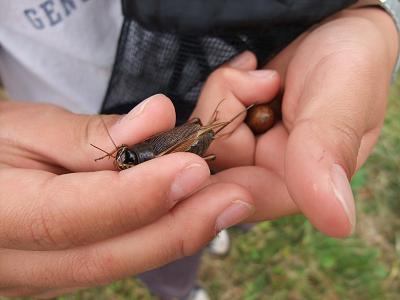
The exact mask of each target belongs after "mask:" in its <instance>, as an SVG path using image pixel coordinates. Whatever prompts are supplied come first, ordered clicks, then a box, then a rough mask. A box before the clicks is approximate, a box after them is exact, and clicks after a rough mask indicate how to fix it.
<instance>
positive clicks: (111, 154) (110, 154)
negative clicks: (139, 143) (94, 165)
mask: <svg viewBox="0 0 400 300" xmlns="http://www.w3.org/2000/svg"><path fill="white" fill-rule="evenodd" d="M90 146H92V147H93V148H96V149H97V150H100V151H101V152H104V153H105V154H106V155H104V156H102V157H99V158H96V159H95V160H94V161H98V160H101V159H103V158H106V157H108V158H110V157H112V158H115V156H114V155H113V153H114V152H115V151H114V152H113V153H108V152H107V151H106V150H103V149H101V148H100V147H97V146H96V145H93V144H90Z"/></svg>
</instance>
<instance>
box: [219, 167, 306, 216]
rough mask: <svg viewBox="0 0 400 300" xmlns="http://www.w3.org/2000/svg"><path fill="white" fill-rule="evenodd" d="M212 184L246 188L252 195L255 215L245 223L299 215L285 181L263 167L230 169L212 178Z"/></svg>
mask: <svg viewBox="0 0 400 300" xmlns="http://www.w3.org/2000/svg"><path fill="white" fill-rule="evenodd" d="M212 182H214V183H217V182H230V183H235V184H238V185H240V186H242V187H244V188H246V189H247V190H248V191H249V192H250V193H251V195H252V197H253V201H254V206H255V213H254V214H253V215H251V216H250V217H249V218H248V219H247V220H246V222H258V221H264V220H274V219H278V218H281V217H284V216H288V215H293V214H296V213H299V212H300V210H299V209H298V207H297V206H296V204H295V203H294V202H293V200H292V198H291V197H290V195H289V193H288V191H287V188H286V183H285V181H284V180H283V179H282V178H281V177H279V176H278V175H277V174H276V173H275V172H274V171H271V170H268V169H267V168H265V167H258V166H257V167H254V166H245V167H238V168H231V169H228V170H224V171H221V172H218V173H217V174H215V175H213V176H212Z"/></svg>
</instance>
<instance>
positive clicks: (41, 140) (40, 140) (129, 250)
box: [0, 95, 253, 297]
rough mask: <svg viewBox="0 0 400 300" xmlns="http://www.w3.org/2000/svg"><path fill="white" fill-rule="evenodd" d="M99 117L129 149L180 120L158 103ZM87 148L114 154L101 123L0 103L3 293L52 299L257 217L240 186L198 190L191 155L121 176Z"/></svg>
mask: <svg viewBox="0 0 400 300" xmlns="http://www.w3.org/2000/svg"><path fill="white" fill-rule="evenodd" d="M102 119H103V120H104V122H105V123H106V124H107V127H108V128H109V132H110V135H111V136H112V137H113V139H114V140H115V141H116V143H117V144H122V143H124V144H129V145H131V144H134V143H137V142H139V141H142V140H144V139H145V138H146V137H148V136H150V135H153V134H155V133H157V132H160V131H163V130H166V129H169V128H170V127H172V126H173V125H174V121H175V114H174V110H173V106H172V104H171V102H170V101H169V100H168V99H166V98H165V97H163V96H161V95H157V96H153V97H151V98H150V99H148V100H147V101H146V102H144V103H143V104H141V105H140V106H138V107H136V108H135V109H134V110H132V111H131V112H130V113H129V114H127V115H125V116H124V117H122V116H116V115H113V116H102ZM154 119H157V120H158V122H153V120H154ZM89 143H93V144H95V145H97V146H99V147H101V148H105V149H106V150H108V147H110V148H111V149H112V147H113V145H112V143H111V141H110V139H109V137H108V135H107V133H106V128H105V127H104V124H103V122H102V121H101V118H100V117H99V116H86V115H76V114H72V113H70V112H68V111H66V110H63V109H61V108H58V107H55V106H49V105H41V104H40V105H39V104H27V103H14V102H9V101H7V102H0V153H1V155H0V199H1V202H0V220H1V221H0V256H1V264H0V294H2V295H5V296H16V295H18V296H22V295H35V296H40V297H42V296H45V297H50V296H55V295H58V294H61V293H65V292H69V291H72V290H74V289H77V288H83V287H88V286H94V285H102V284H105V283H108V282H110V281H113V280H116V279H119V278H122V277H126V276H131V275H134V274H137V273H141V272H144V271H146V270H149V269H151V268H155V267H157V266H160V265H163V264H165V263H167V262H170V261H172V260H175V259H178V258H180V257H182V256H185V255H191V254H193V253H195V252H196V251H198V250H199V249H200V248H202V247H203V246H204V245H205V244H207V242H208V241H209V240H211V239H212V238H213V237H214V235H215V232H216V230H217V231H218V230H221V229H223V228H226V227H229V226H231V225H234V224H235V223H237V222H239V221H241V220H242V219H244V218H246V217H247V216H248V215H250V214H251V213H252V212H253V210H252V207H253V206H252V204H251V203H252V199H251V195H250V194H249V193H248V192H247V191H246V190H245V189H244V188H242V187H240V186H238V185H234V184H224V183H220V184H215V185H210V186H208V187H207V188H205V189H202V190H201V191H198V192H197V193H195V191H196V190H197V189H198V187H199V186H200V185H201V184H204V182H206V181H207V180H208V178H209V169H208V166H207V165H206V163H205V162H204V161H203V160H202V159H201V158H200V157H198V156H196V155H193V154H190V153H176V154H171V155H168V156H165V157H161V158H158V159H154V160H152V161H148V162H145V163H143V164H141V165H138V166H135V167H133V168H131V169H128V170H124V171H121V172H117V171H112V169H113V166H112V161H111V160H107V159H104V160H101V161H98V162H94V158H96V157H98V156H100V155H101V153H99V151H97V150H96V149H94V148H92V147H90V145H89ZM185 198H186V199H185ZM183 199H185V200H184V201H181V200H183ZM180 201H181V202H180Z"/></svg>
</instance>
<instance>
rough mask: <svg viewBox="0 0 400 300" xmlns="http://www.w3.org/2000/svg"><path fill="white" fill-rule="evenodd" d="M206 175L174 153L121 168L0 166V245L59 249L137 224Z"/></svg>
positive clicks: (189, 157)
mask: <svg viewBox="0 0 400 300" xmlns="http://www.w3.org/2000/svg"><path fill="white" fill-rule="evenodd" d="M208 176H209V169H208V166H207V164H206V163H205V161H204V160H203V159H201V158H200V157H198V156H196V155H193V154H188V153H176V154H172V155H169V156H165V157H161V158H158V159H154V160H151V161H148V162H146V163H143V164H140V165H138V166H135V167H134V168H130V169H128V170H125V171H122V172H116V171H98V172H88V173H72V174H65V175H59V176H55V175H53V174H50V173H47V172H44V171H36V170H23V169H5V170H0V182H1V189H0V200H1V201H0V220H1V221H0V245H1V246H2V247H7V248H16V249H38V250H47V249H63V248H69V247H71V246H77V245H82V244H88V243H92V242H94V241H98V240H102V239H106V238H110V237H113V236H116V235H119V234H122V233H124V232H127V231H130V230H134V229H136V228H139V227H142V226H143V225H146V224H148V223H150V222H152V221H154V220H155V219H157V218H159V217H160V216H162V215H164V214H166V213H167V212H168V211H169V210H170V209H171V208H172V207H173V206H174V205H176V203H177V202H178V201H180V200H182V199H184V198H185V197H187V196H188V195H189V194H191V193H192V192H193V191H195V190H196V188H197V187H199V186H200V184H202V183H204V182H205V181H206V180H207V179H208Z"/></svg>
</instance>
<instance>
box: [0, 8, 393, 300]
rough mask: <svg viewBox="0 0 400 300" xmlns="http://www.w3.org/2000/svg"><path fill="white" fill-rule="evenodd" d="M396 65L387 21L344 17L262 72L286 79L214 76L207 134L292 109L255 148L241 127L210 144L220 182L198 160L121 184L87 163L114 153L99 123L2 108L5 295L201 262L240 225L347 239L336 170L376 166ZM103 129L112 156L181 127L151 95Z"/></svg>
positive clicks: (165, 163)
mask: <svg viewBox="0 0 400 300" xmlns="http://www.w3.org/2000/svg"><path fill="white" fill-rule="evenodd" d="M365 32H368V34H364V33H365ZM396 53H397V33H396V29H395V27H394V24H393V22H392V20H391V19H390V17H389V16H388V15H387V14H385V13H383V12H382V11H380V10H378V9H359V10H357V11H350V10H349V11H345V12H342V13H340V14H338V15H336V16H334V17H332V18H331V19H330V20H327V21H326V22H325V23H324V24H321V25H320V26H318V27H317V28H315V29H313V30H311V31H310V32H307V33H305V34H304V35H303V36H302V37H300V38H299V39H297V40H296V41H295V42H294V43H292V44H291V45H290V46H289V47H288V48H287V49H285V50H284V51H282V52H281V53H280V54H279V55H278V56H277V57H276V58H275V59H274V60H273V61H272V62H271V63H270V64H269V65H268V66H266V68H268V69H277V70H278V73H279V76H278V75H277V74H274V73H271V72H260V71H257V72H256V73H251V72H249V71H250V70H253V69H254V68H255V59H254V57H253V56H252V55H251V54H249V53H247V54H245V55H247V58H246V59H245V60H244V62H243V61H242V63H241V64H238V63H237V61H236V63H234V62H231V63H230V64H227V65H225V66H223V67H222V68H220V69H219V70H217V71H216V72H214V73H213V74H212V75H211V76H210V78H209V80H208V81H207V84H206V86H205V87H204V90H203V92H202V95H201V97H200V99H199V105H198V107H197V108H196V111H195V112H194V114H195V115H197V116H200V117H201V118H202V119H203V121H204V120H208V119H209V118H210V116H211V114H212V111H213V110H214V108H215V106H216V104H218V102H219V101H220V99H223V98H226V99H229V100H226V101H224V102H223V103H222V104H221V106H220V114H219V115H218V118H220V119H229V117H231V116H232V115H234V114H235V113H237V112H239V111H241V110H243V107H244V105H245V106H247V105H249V104H250V103H252V102H261V101H269V100H270V99H272V98H273V96H274V95H275V93H276V92H277V91H278V89H279V85H282V86H283V87H284V88H285V96H284V102H283V103H284V105H283V113H284V119H283V123H282V124H279V125H278V126H276V127H275V128H274V129H272V130H271V131H269V132H268V133H266V134H264V135H262V136H260V137H257V138H256V137H254V136H253V135H252V134H251V132H250V131H249V129H248V128H247V127H246V126H245V125H243V124H240V122H239V123H235V124H232V126H231V127H230V128H231V130H233V129H234V128H235V127H236V129H235V130H234V131H233V132H232V133H231V134H230V135H229V136H226V138H225V139H220V140H219V141H217V142H216V143H215V144H214V145H213V148H211V149H210V152H213V153H216V154H217V156H218V157H220V158H221V159H218V164H219V165H216V167H217V168H219V169H221V170H223V171H221V172H220V173H218V174H217V175H215V176H213V177H210V176H209V171H208V167H207V165H206V164H205V162H204V161H203V160H202V159H201V158H199V157H198V156H196V155H192V154H189V153H177V154H172V155H168V156H165V157H161V158H158V159H156V160H153V161H149V162H146V163H144V164H142V165H140V166H137V167H135V168H132V169H129V170H125V171H122V172H116V171H113V169H112V168H113V167H112V161H111V160H107V159H104V160H102V161H99V162H97V163H95V162H94V161H93V160H92V158H95V157H98V156H100V155H101V153H99V151H98V150H96V149H94V148H92V147H90V146H89V143H93V144H95V145H97V146H99V147H101V148H105V149H106V150H110V149H112V147H113V146H112V145H111V142H110V140H109V137H108V136H107V134H106V131H105V129H104V125H103V123H102V121H101V118H100V117H99V116H84V115H76V114H72V113H70V112H68V111H65V110H63V109H60V108H58V107H54V106H49V105H38V104H28V103H13V102H3V103H0V152H1V156H0V167H1V168H0V206H1V207H0V220H1V221H0V247H1V249H0V252H1V255H0V257H1V264H0V266H1V267H0V293H1V294H2V295H5V296H16V295H20V296H21V295H35V296H39V297H50V296H54V295H57V294H62V293H65V292H70V291H72V290H75V289H79V288H84V287H88V286H95V285H101V284H106V283H108V282H111V281H114V280H116V279H119V278H122V277H126V276H130V275H133V274H137V273H140V272H143V271H146V270H148V269H151V268H155V267H157V266H160V265H163V264H165V263H167V262H170V261H172V260H175V259H178V258H180V257H182V256H185V255H190V254H193V253H195V252H196V251H197V250H198V249H201V248H202V247H203V246H204V245H205V244H206V243H207V242H208V241H209V240H211V239H212V238H213V237H214V236H215V233H216V231H218V230H220V229H222V228H226V227H229V226H232V225H234V224H236V223H239V222H241V221H243V220H246V221H256V220H265V219H273V218H277V217H280V216H284V215H288V214H293V213H298V212H302V213H304V214H305V215H306V216H307V217H308V218H309V219H310V221H311V222H312V223H313V224H314V225H315V226H316V227H317V228H318V229H320V230H321V231H323V232H324V233H326V234H329V235H332V236H346V235H348V234H349V233H350V232H351V230H352V228H351V227H352V226H351V224H350V221H349V220H350V217H349V213H346V212H345V210H344V209H343V205H342V204H340V203H339V202H338V200H337V195H338V194H337V193H336V194H335V191H333V190H332V186H331V185H329V184H327V182H329V178H330V177H331V175H329V174H331V171H330V170H331V169H332V165H333V164H336V165H339V166H341V168H342V169H343V170H345V172H346V174H347V177H348V178H350V177H351V176H352V175H353V173H354V172H355V170H356V169H357V168H358V167H359V166H360V165H361V164H362V163H363V162H364V161H365V159H366V158H367V157H368V155H369V153H370V151H371V149H372V147H373V144H374V143H375V141H376V139H377V136H378V133H379V129H380V127H381V125H382V121H383V117H384V111H385V99H386V96H387V90H388V86H389V82H390V75H391V70H392V67H393V65H394V62H395V58H396ZM311 54H312V55H311ZM279 78H281V80H280V79H279ZM102 119H103V120H104V122H105V123H106V125H107V128H109V131H110V134H111V136H112V137H113V139H114V140H115V142H116V143H117V144H122V143H124V144H129V145H130V144H135V143H137V142H139V141H142V140H143V139H145V138H146V137H148V136H151V135H152V134H155V133H157V132H160V131H163V130H166V129H168V128H171V127H172V126H173V125H174V120H175V114H174V111H173V107H172V104H171V102H170V101H169V100H168V99H166V98H165V97H163V96H161V95H156V96H154V97H152V98H151V99H150V100H148V101H146V102H145V104H144V105H141V106H140V107H139V108H135V109H134V110H133V111H131V112H130V113H129V114H128V115H126V116H103V117H102ZM154 119H156V120H158V122H154V121H153V120H154ZM49 124H51V126H49ZM227 131H228V132H229V128H227ZM60 133H62V134H60ZM132 133H134V134H132ZM243 141H246V143H243ZM223 146H224V147H226V148H225V150H224V151H226V152H229V153H230V155H229V156H230V157H231V158H229V159H226V158H224V155H222V154H223V150H222V147H223ZM249 148H250V149H249ZM226 149H228V150H226ZM251 164H255V166H247V165H251ZM185 170H186V171H187V170H189V173H186V172H185ZM310 170H312V172H311V171H310ZM184 172H185V173H184ZM176 178H179V180H180V181H178V184H177V183H176V182H177V181H175V179H176ZM327 178H328V180H327V181H326V180H325V181H324V180H323V179H327ZM155 183H156V184H155ZM351 200H352V199H351ZM254 208H255V213H254ZM253 213H254V214H253ZM193 233H196V234H193ZM38 250H40V251H38Z"/></svg>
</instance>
